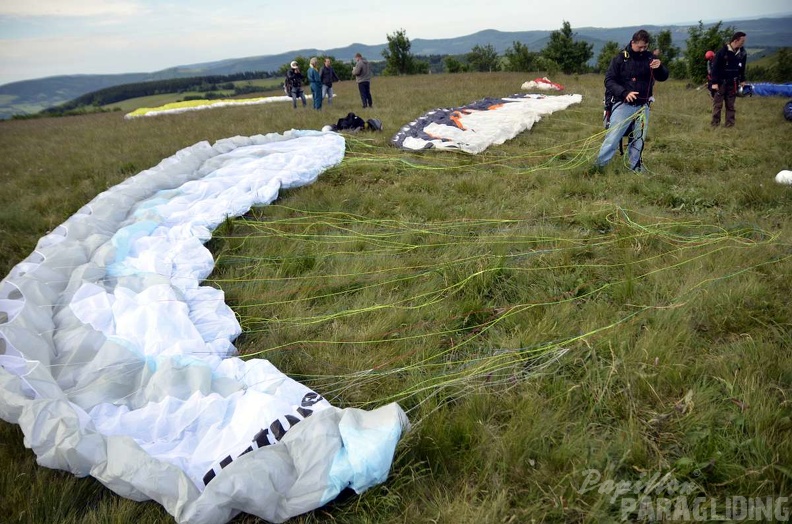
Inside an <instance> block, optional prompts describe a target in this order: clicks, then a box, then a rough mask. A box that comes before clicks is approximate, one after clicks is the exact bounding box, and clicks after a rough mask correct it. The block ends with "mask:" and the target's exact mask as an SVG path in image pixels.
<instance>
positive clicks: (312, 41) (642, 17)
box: [0, 0, 792, 85]
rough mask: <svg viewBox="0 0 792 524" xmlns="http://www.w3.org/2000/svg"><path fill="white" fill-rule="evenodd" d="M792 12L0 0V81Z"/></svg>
mask: <svg viewBox="0 0 792 524" xmlns="http://www.w3.org/2000/svg"><path fill="white" fill-rule="evenodd" d="M790 12H792V3H790V1H789V0H665V1H662V2H646V3H643V4H641V3H638V2H627V1H624V0H552V1H548V2H530V1H526V0H485V1H481V0H477V1H475V2H474V1H472V0H399V1H394V0H390V1H385V2H382V3H381V1H378V0H370V1H361V0H355V1H347V0H323V1H314V0H303V1H299V2H292V1H289V0H275V1H262V0H0V85H2V84H6V83H9V82H14V81H17V80H25V79H32V78H43V77H47V76H54V75H65V74H114V73H138V72H153V71H159V70H161V69H165V68H168V67H174V66H179V65H188V64H195V63H201V62H212V61H215V60H222V59H226V58H241V57H247V56H258V55H272V54H279V53H283V52H287V51H292V50H296V49H303V48H317V49H332V48H334V47H345V46H347V45H349V44H352V43H364V44H381V43H385V42H386V41H387V35H388V34H392V33H394V32H395V31H397V30H399V29H404V30H405V31H406V33H407V37H408V38H410V39H411V40H413V39H416V38H425V39H432V38H449V37H457V36H465V35H469V34H471V33H475V32H477V31H481V30H484V29H498V30H501V31H529V30H534V29H548V30H555V29H560V27H561V25H562V23H563V21H564V20H567V21H569V23H570V24H571V25H572V29H573V30H574V29H575V28H576V27H586V26H596V27H623V26H636V27H638V26H641V25H666V24H687V23H696V22H698V21H699V20H703V21H704V22H705V23H706V22H711V21H718V20H723V21H727V20H738V19H749V18H760V17H762V16H765V15H773V14H778V13H790Z"/></svg>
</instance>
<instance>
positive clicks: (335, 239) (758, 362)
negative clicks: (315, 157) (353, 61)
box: [0, 73, 792, 524]
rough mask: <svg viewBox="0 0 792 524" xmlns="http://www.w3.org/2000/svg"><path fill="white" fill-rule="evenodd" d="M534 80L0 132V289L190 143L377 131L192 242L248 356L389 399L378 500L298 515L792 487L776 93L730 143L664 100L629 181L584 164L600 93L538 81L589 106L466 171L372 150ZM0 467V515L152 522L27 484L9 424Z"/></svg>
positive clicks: (564, 513) (726, 496) (489, 79)
mask: <svg viewBox="0 0 792 524" xmlns="http://www.w3.org/2000/svg"><path fill="white" fill-rule="evenodd" d="M534 76H537V75H524V74H512V73H493V74H463V75H430V76H421V77H400V78H379V77H378V78H374V80H373V82H372V94H373V98H374V108H373V109H370V110H361V109H360V104H359V98H358V95H357V89H356V86H355V84H354V83H351V82H342V83H339V84H337V86H336V93H337V95H338V97H337V98H336V100H335V102H334V105H333V106H332V108H329V107H326V108H325V110H324V111H322V112H315V111H312V110H310V109H305V110H304V109H302V108H300V109H297V110H293V109H292V108H291V105H290V104H287V103H285V104H266V105H262V106H251V107H239V108H218V109H211V110H206V111H195V112H190V113H183V114H177V115H163V116H159V117H147V118H138V119H134V120H124V119H123V118H122V115H121V114H119V113H106V114H95V115H85V116H78V117H68V118H58V119H36V120H20V121H8V122H0V152H1V153H2V154H0V177H2V178H1V180H2V189H3V190H2V192H0V253H3V254H4V256H3V258H2V259H1V260H0V274H3V275H5V274H7V273H8V271H9V270H10V269H11V268H12V267H13V265H14V264H16V263H17V262H19V261H20V260H22V259H23V258H24V257H26V256H27V255H28V254H29V253H30V252H31V251H32V250H33V248H34V246H35V243H36V241H37V239H38V238H39V237H41V236H42V235H44V234H45V233H46V232H47V231H49V230H51V229H53V228H54V227H56V226H57V225H58V224H60V223H61V222H62V221H64V220H65V219H66V218H67V217H68V216H70V215H71V214H72V213H74V212H75V211H77V210H78V209H79V208H80V207H81V206H83V205H84V204H85V203H86V202H88V201H89V200H90V199H91V198H92V197H93V196H95V195H96V194H97V193H99V192H101V191H103V190H105V189H107V188H109V187H111V186H113V185H115V184H118V183H119V182H121V181H123V180H124V179H126V178H127V177H129V176H132V175H135V174H136V173H138V172H140V171H142V170H144V169H146V168H148V167H151V166H153V165H156V164H157V163H158V162H159V161H160V160H161V159H163V158H166V157H168V156H170V155H172V154H174V153H175V152H176V151H178V150H179V149H181V148H183V147H186V146H189V145H192V144H194V143H196V142H198V141H201V140H209V141H215V140H218V139H221V138H225V137H230V136H234V135H253V134H258V133H266V132H273V131H274V132H282V131H285V130H288V129H292V128H296V129H320V128H321V127H322V126H323V125H325V124H328V123H334V122H335V121H336V120H337V119H338V118H340V117H342V116H344V115H346V113H347V112H350V111H354V112H356V113H359V114H362V116H364V118H369V117H376V118H379V119H381V120H382V121H383V123H384V126H385V129H384V131H383V132H382V133H369V132H363V133H357V134H350V135H347V152H346V157H345V159H344V161H343V162H342V163H341V165H339V166H338V167H336V168H333V169H331V170H329V171H327V172H326V173H324V174H323V175H322V176H320V178H319V180H318V181H317V182H316V183H314V184H313V185H311V186H308V187H303V188H299V189H294V190H289V191H286V192H283V193H282V194H281V197H280V198H279V200H278V201H276V202H275V204H274V205H272V206H267V207H263V208H259V209H255V210H253V211H252V212H251V213H249V214H248V215H246V216H245V217H244V218H239V219H234V220H229V221H227V222H226V223H224V224H223V225H222V226H221V227H220V228H219V229H218V230H217V231H216V232H215V235H214V238H213V239H212V240H211V241H210V244H209V245H210V248H211V249H212V251H213V252H214V253H215V256H216V258H217V267H216V270H215V272H214V273H213V274H212V276H211V277H210V279H209V282H208V284H209V285H214V286H217V287H221V288H222V289H224V290H225V292H226V296H227V299H228V301H229V303H230V304H231V305H232V307H233V308H234V310H235V311H236V313H237V315H238V317H239V319H240V322H241V323H242V326H243V328H244V329H245V333H244V334H243V335H242V336H241V337H240V339H238V341H237V346H238V348H239V349H240V351H241V352H242V353H244V354H246V355H251V356H253V355H255V356H257V357H264V358H268V359H269V360H271V361H272V362H273V363H274V364H275V365H276V366H278V367H279V369H281V370H282V371H284V372H285V373H287V374H288V375H290V376H293V377H295V378H297V379H298V380H300V381H303V382H305V383H306V384H308V385H309V386H311V387H312V388H314V389H316V390H317V391H318V392H320V393H322V394H324V395H325V396H327V397H328V398H329V399H330V400H331V401H332V402H333V403H334V404H335V405H337V406H340V407H347V406H356V407H365V408H370V407H373V406H377V405H381V404H383V403H386V402H389V401H394V400H395V401H398V402H399V403H400V404H401V405H402V407H403V408H404V409H405V410H406V411H407V413H408V416H409V418H410V420H411V423H412V425H413V428H412V430H411V432H410V433H408V434H407V435H406V436H405V437H404V439H403V440H402V442H401V443H400V445H399V447H398V450H397V455H396V457H395V461H394V464H393V467H392V471H391V475H390V477H389V478H388V481H387V482H386V483H385V484H383V485H381V486H378V487H375V488H373V489H371V490H369V491H367V492H366V493H364V494H363V495H361V496H359V497H355V498H352V499H349V500H346V501H343V502H338V503H335V504H333V505H330V506H328V507H325V508H322V509H319V510H316V511H314V512H312V513H310V514H308V515H304V516H301V517H298V518H295V519H294V520H293V521H294V522H301V523H315V522H343V523H375V522H381V523H386V522H387V523H391V522H404V523H407V522H409V523H414V522H420V523H430V522H431V523H448V524H458V523H477V524H478V523H525V522H608V521H622V520H631V521H649V520H655V517H658V514H657V511H658V510H661V509H662V507H663V506H662V505H663V504H664V502H662V501H663V500H671V501H673V502H674V503H675V504H678V503H679V500H680V499H679V497H681V498H682V500H684V501H685V503H689V504H690V505H691V506H693V505H694V502H695V500H696V499H701V506H700V507H699V508H698V509H699V515H705V516H707V518H709V517H712V516H715V515H722V516H729V515H732V512H731V510H730V509H729V507H730V506H731V505H732V504H733V501H734V500H735V497H738V498H739V497H745V499H751V500H754V499H755V498H758V497H761V500H763V501H764V500H768V498H770V499H769V500H776V499H775V498H774V497H779V496H782V495H783V496H789V494H790V492H792V356H791V355H790V349H791V348H792V306H790V300H789V297H790V296H792V279H790V275H792V213H791V211H792V187H790V186H782V185H778V184H776V183H775V182H774V180H773V177H774V176H775V174H776V173H777V172H778V171H780V170H782V169H790V167H792V147H790V144H791V143H792V140H790V139H792V124H790V123H789V122H787V121H785V120H784V118H783V115H782V108H783V105H784V103H785V100H783V99H777V98H760V97H753V98H749V99H739V100H738V101H737V105H738V115H737V126H736V127H735V128H733V129H715V130H713V129H710V127H709V101H710V99H709V96H708V95H707V94H706V93H705V92H704V91H697V90H695V89H690V88H688V87H687V86H686V84H685V83H684V82H677V81H668V82H665V83H663V84H658V86H657V88H656V93H655V94H656V97H657V99H658V100H657V102H656V103H655V105H654V106H653V110H652V115H651V124H650V131H649V133H650V137H649V140H648V143H647V149H646V151H645V154H644V162H645V166H646V168H647V170H646V172H644V173H642V174H640V175H636V174H634V173H632V172H630V171H629V170H627V169H626V168H625V167H624V166H623V165H621V164H620V162H619V161H618V158H617V159H615V160H614V162H612V164H611V165H610V166H608V168H607V169H606V170H605V172H604V173H600V174H592V173H591V170H590V169H589V167H590V165H591V163H592V161H593V159H594V157H595V155H596V152H597V150H598V148H599V144H600V143H601V141H602V135H601V132H602V122H601V109H602V108H601V99H602V91H603V88H602V77H601V76H597V75H585V76H580V77H577V76H575V77H571V76H568V77H567V76H558V77H556V78H552V80H553V81H556V82H560V83H562V84H564V85H565V86H566V88H567V89H566V92H567V93H580V94H582V95H583V103H582V104H580V105H576V106H572V107H570V108H569V109H567V110H565V111H562V112H559V113H556V114H554V115H552V116H549V117H546V118H545V119H543V120H542V121H541V122H539V123H538V124H537V125H535V126H534V128H533V129H532V130H531V131H530V132H526V133H523V134H521V135H520V136H518V137H516V138H514V139H513V140H511V141H509V142H507V143H506V144H503V145H501V146H493V147H491V148H489V149H488V150H487V151H485V152H484V153H482V154H480V155H476V156H470V155H465V154H455V153H450V152H439V151H426V152H422V153H409V152H405V151H402V150H398V149H395V148H393V147H392V146H390V145H389V140H390V138H391V137H392V136H393V134H394V133H395V132H396V130H397V129H398V128H399V126H401V125H403V124H404V123H406V122H409V121H411V120H413V119H415V118H416V117H418V116H420V115H422V114H423V113H424V112H425V111H427V110H430V109H433V108H436V107H451V106H459V105H464V104H466V103H469V102H472V101H474V100H478V99H480V98H483V97H486V96H495V97H500V96H506V95H509V94H512V93H516V92H519V86H520V85H521V84H522V83H523V82H524V81H526V80H529V79H532V78H533V77H534ZM0 463H2V464H3V465H4V468H3V470H2V472H0V494H2V495H1V496H0V515H2V518H0V520H4V521H6V522H26V523H100V522H101V523H105V522H117V523H122V522H123V523H126V522H139V523H157V522H171V521H172V519H171V517H170V516H169V515H168V514H167V513H165V512H164V511H163V510H162V509H161V508H160V507H159V506H158V505H156V504H154V503H150V502H149V503H138V502H132V501H129V500H126V499H123V498H121V497H118V496H116V495H114V494H113V493H111V492H109V491H108V490H106V489H105V488H103V487H102V486H101V485H100V484H99V483H98V482H96V481H94V480H92V479H76V478H74V477H72V476H71V475H69V474H67V473H64V472H60V471H53V470H48V469H44V468H41V467H38V466H36V464H35V457H34V456H33V454H32V453H31V452H30V451H29V450H28V449H26V448H25V446H24V442H23V435H22V434H21V431H20V430H19V429H18V427H16V426H12V425H10V424H7V423H0ZM640 496H645V501H646V502H647V503H648V504H647V506H645V507H644V509H645V511H643V512H641V511H638V510H634V508H631V504H632V503H633V502H635V501H636V500H637V498H638V497H640ZM782 509H786V510H787V511H789V510H792V503H787V504H786V506H785V507H784V508H782ZM660 513H662V514H660V515H659V516H660V517H664V516H665V517H666V519H665V520H669V518H668V517H670V516H672V515H671V512H670V511H669V513H668V514H666V513H663V512H662V511H660ZM779 515H781V516H783V513H777V514H776V515H775V516H776V517H778V516H779ZM683 516H684V514H683ZM650 517H651V518H650ZM693 517H694V518H695V514H694V516H693ZM658 520H663V518H660V519H658ZM235 522H245V523H252V522H257V519H255V518H252V517H250V516H244V515H242V516H240V517H238V518H237V519H236V521H235Z"/></svg>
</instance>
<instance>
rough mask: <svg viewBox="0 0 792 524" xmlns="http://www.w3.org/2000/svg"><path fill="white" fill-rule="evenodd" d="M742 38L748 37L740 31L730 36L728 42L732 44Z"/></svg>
mask: <svg viewBox="0 0 792 524" xmlns="http://www.w3.org/2000/svg"><path fill="white" fill-rule="evenodd" d="M744 36H748V35H746V34H745V33H743V32H742V31H737V32H736V33H734V34H733V35H732V37H731V40H729V42H734V41H735V40H739V39H740V38H742V37H744Z"/></svg>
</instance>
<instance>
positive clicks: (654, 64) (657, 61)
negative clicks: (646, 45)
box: [649, 58, 662, 69]
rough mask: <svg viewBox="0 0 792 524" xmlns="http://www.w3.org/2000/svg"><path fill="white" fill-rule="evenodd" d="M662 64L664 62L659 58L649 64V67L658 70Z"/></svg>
mask: <svg viewBox="0 0 792 524" xmlns="http://www.w3.org/2000/svg"><path fill="white" fill-rule="evenodd" d="M660 64H662V62H661V61H660V60H658V59H657V58H655V59H654V60H652V61H651V62H649V67H651V68H652V69H657V68H658V67H660Z"/></svg>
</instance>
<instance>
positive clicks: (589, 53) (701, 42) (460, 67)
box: [382, 21, 792, 82]
mask: <svg viewBox="0 0 792 524" xmlns="http://www.w3.org/2000/svg"><path fill="white" fill-rule="evenodd" d="M721 25H722V24H721V23H720V22H719V23H717V24H715V25H713V26H710V27H708V28H705V27H704V25H703V23H701V22H699V24H698V26H693V27H691V28H690V29H689V30H688V39H687V41H686V50H685V52H684V53H682V52H681V51H680V49H679V47H677V46H675V45H674V43H673V41H672V35H671V31H670V30H665V31H661V32H659V33H658V34H657V35H655V36H654V38H653V41H652V42H650V46H651V48H652V49H656V50H657V51H658V52H659V53H660V57H661V59H662V60H663V62H664V63H665V64H666V66H667V67H668V68H669V70H670V73H671V76H672V77H674V78H679V79H683V78H687V79H689V80H691V81H693V82H703V81H704V79H705V78H706V74H707V64H706V61H705V59H704V54H705V53H706V52H707V51H708V50H713V51H716V50H718V49H720V48H721V47H722V46H723V44H724V42H727V41H728V40H729V38H730V37H731V35H732V34H733V33H734V31H735V29H734V28H733V27H725V28H723V27H721ZM624 45H625V44H624V43H618V42H613V41H609V42H606V43H605V45H604V46H603V47H602V49H601V50H600V53H599V55H598V56H597V59H596V62H595V65H594V66H593V67H591V66H589V61H590V60H591V59H592V58H593V57H594V51H593V45H592V44H590V43H587V42H585V41H582V40H577V39H576V38H575V33H573V31H572V27H571V26H570V24H569V22H567V21H564V22H563V25H562V27H561V29H560V30H558V31H553V32H552V33H551V34H550V39H549V41H548V42H547V44H546V45H545V47H544V48H543V49H542V50H541V51H539V52H533V51H530V50H529V49H528V46H527V45H525V44H523V43H522V42H517V41H515V42H513V43H512V45H511V46H510V47H509V48H508V49H506V51H505V52H504V54H503V56H501V55H499V54H498V52H497V51H496V50H495V48H494V46H492V45H491V44H487V45H476V46H474V47H473V48H472V49H471V50H470V52H469V53H467V54H465V55H459V56H446V57H445V58H444V66H445V67H444V70H445V72H448V73H460V72H466V71H479V72H492V71H515V72H520V71H522V72H532V71H546V72H548V73H549V74H555V73H558V72H559V71H560V72H562V73H565V74H576V73H588V72H599V73H604V72H605V71H606V70H607V68H608V65H609V64H610V61H611V59H612V58H613V57H614V56H616V54H617V53H618V52H619V50H620V49H622V48H623V46H624ZM410 47H411V44H410V40H409V38H407V35H406V33H405V31H404V30H403V29H401V30H398V31H396V32H395V33H394V34H392V35H388V47H387V48H386V49H385V50H383V51H382V56H383V58H384V59H385V67H384V70H383V74H386V75H413V74H421V73H428V72H429V70H430V67H429V63H427V62H425V61H422V60H420V59H419V58H418V57H416V56H413V55H412V54H411V53H410ZM791 54H792V53H791V52H790V50H789V49H788V48H784V49H781V50H780V51H779V53H778V56H777V61H776V63H775V64H774V65H773V66H772V67H768V68H762V67H754V68H751V69H749V77H753V78H752V79H753V80H765V81H770V82H789V81H790V80H792V72H791V71H790V70H792V56H790V55H791Z"/></svg>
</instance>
